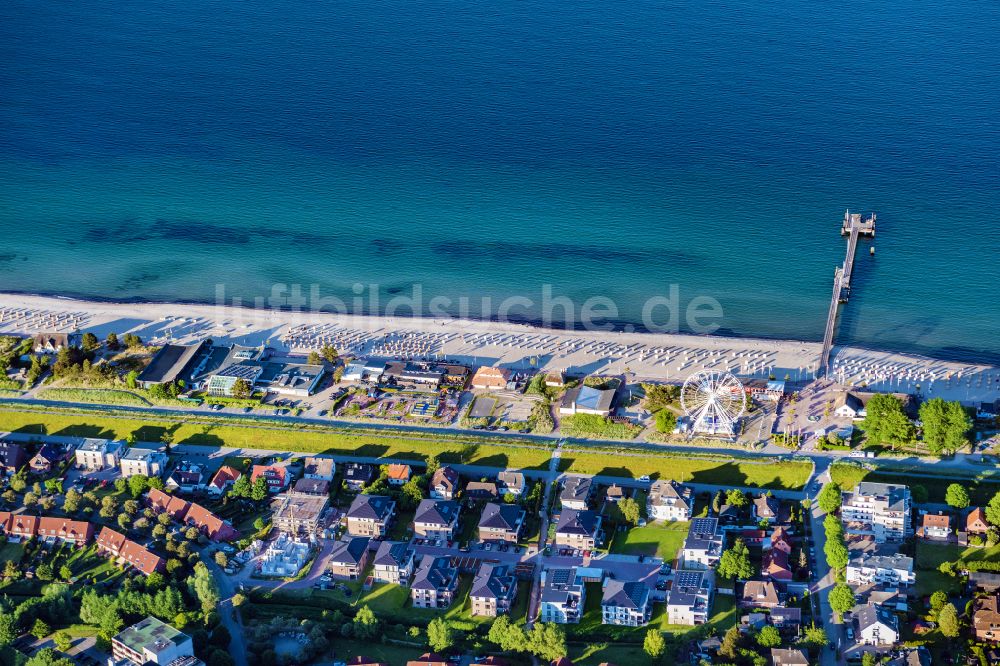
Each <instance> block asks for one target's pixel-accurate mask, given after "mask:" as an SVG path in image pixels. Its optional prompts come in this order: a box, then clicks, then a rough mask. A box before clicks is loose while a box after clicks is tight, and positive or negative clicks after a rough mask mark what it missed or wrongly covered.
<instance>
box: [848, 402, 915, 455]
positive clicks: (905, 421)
mask: <svg viewBox="0 0 1000 666" xmlns="http://www.w3.org/2000/svg"><path fill="white" fill-rule="evenodd" d="M865 412H866V415H865V419H864V421H862V422H861V429H862V430H864V431H865V433H867V435H868V440H869V441H870V442H871V443H872V444H889V445H891V446H892V447H893V448H896V446H897V445H902V444H909V443H910V442H911V441H913V424H912V423H910V419H909V417H907V416H906V412H905V411H903V403H902V402H901V401H900V400H899V398H897V397H896V396H894V395H890V394H888V393H876V394H875V395H873V396H872V397H871V399H870V400H869V401H868V403H867V404H866V405H865Z"/></svg>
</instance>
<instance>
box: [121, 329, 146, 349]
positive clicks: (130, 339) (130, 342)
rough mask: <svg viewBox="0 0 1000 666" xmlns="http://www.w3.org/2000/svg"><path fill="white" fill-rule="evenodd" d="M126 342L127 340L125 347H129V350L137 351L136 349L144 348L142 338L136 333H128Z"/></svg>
mask: <svg viewBox="0 0 1000 666" xmlns="http://www.w3.org/2000/svg"><path fill="white" fill-rule="evenodd" d="M124 340H125V346H126V347H128V348H129V349H135V348H136V347H141V346H142V338H140V337H139V336H138V335H136V334H135V333H126V334H125V338H124Z"/></svg>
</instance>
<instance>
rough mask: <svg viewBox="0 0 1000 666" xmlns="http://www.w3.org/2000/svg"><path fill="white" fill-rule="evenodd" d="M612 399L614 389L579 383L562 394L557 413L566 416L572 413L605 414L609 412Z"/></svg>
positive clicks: (613, 397)
mask: <svg viewBox="0 0 1000 666" xmlns="http://www.w3.org/2000/svg"><path fill="white" fill-rule="evenodd" d="M614 399H615V391H614V389H598V388H594V387H593V386H587V385H585V384H581V385H580V386H577V387H574V388H571V389H570V390H568V391H566V393H564V394H563V397H562V402H561V403H560V404H559V413H560V414H563V415H567V416H571V415H573V414H596V415H597V416H607V415H609V414H610V413H611V407H612V403H613V402H614Z"/></svg>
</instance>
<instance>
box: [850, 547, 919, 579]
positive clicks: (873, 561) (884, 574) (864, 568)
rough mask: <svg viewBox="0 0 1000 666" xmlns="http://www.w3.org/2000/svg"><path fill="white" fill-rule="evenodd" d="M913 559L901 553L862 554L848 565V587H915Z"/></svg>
mask: <svg viewBox="0 0 1000 666" xmlns="http://www.w3.org/2000/svg"><path fill="white" fill-rule="evenodd" d="M914 582H916V578H915V576H914V575H913V558H910V557H907V556H905V555H902V554H900V553H896V554H894V555H879V554H876V553H861V554H860V555H858V556H857V557H854V558H852V559H851V560H850V561H849V562H848V563H847V584H848V585H872V584H874V585H886V586H889V587H897V586H900V585H913V583H914Z"/></svg>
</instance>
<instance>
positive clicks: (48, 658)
mask: <svg viewBox="0 0 1000 666" xmlns="http://www.w3.org/2000/svg"><path fill="white" fill-rule="evenodd" d="M24 666H73V662H72V661H70V660H69V659H67V658H66V657H60V656H59V655H58V653H56V651H55V650H53V649H52V648H44V649H42V650H39V651H38V653H37V654H36V655H35V656H34V657H32V658H31V659H29V660H27V661H26V662H24Z"/></svg>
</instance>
